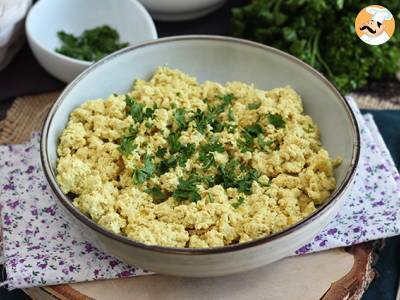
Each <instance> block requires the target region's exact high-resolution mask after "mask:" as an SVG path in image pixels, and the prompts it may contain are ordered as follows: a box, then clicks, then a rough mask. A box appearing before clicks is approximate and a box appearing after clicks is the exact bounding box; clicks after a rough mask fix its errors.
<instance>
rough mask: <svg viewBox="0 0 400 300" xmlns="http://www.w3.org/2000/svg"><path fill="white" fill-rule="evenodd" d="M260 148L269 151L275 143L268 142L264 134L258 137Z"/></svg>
mask: <svg viewBox="0 0 400 300" xmlns="http://www.w3.org/2000/svg"><path fill="white" fill-rule="evenodd" d="M257 143H258V146H259V147H260V149H261V150H262V151H267V150H268V148H269V147H270V146H271V145H272V144H273V143H274V142H273V141H266V140H265V139H264V137H263V135H262V134H259V135H258V137H257Z"/></svg>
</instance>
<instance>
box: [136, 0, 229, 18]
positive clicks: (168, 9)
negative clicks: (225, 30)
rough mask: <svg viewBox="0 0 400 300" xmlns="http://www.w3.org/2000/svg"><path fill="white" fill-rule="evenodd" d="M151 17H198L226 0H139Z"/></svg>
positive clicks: (215, 8) (216, 7) (211, 10)
mask: <svg viewBox="0 0 400 300" xmlns="http://www.w3.org/2000/svg"><path fill="white" fill-rule="evenodd" d="M140 2H142V3H143V5H144V6H145V7H146V8H147V9H148V10H149V12H150V13H151V15H152V17H153V18H154V19H156V20H160V21H185V20H191V19H196V18H200V17H202V16H205V15H207V14H209V13H211V12H213V11H214V10H217V9H218V8H220V7H221V6H222V5H223V4H224V3H225V2H226V0H140Z"/></svg>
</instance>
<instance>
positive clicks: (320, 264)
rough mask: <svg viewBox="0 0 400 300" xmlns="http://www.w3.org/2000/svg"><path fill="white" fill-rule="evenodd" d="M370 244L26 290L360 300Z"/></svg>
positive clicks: (47, 295) (109, 297)
mask: <svg viewBox="0 0 400 300" xmlns="http://www.w3.org/2000/svg"><path fill="white" fill-rule="evenodd" d="M372 261H373V246H372V244H371V243H369V244H362V245H359V246H355V247H353V248H351V249H350V250H349V251H346V250H344V249H343V248H342V249H334V250H330V251H324V252H320V253H315V254H310V255H305V256H301V257H290V258H286V259H284V260H282V261H279V262H276V263H274V264H271V265H268V266H265V267H262V268H259V269H257V270H254V271H251V272H246V273H242V274H238V275H232V276H225V277H219V278H202V279H199V278H179V277H169V276H161V275H153V276H141V277H135V278H128V279H115V280H105V281H96V282H87V283H77V284H70V285H57V286H51V287H44V288H41V289H39V288H35V289H26V290H25V291H26V293H27V294H29V295H31V296H32V297H33V298H36V299H62V300H64V299H74V300H81V299H101V300H114V299H115V298H116V297H118V299H141V300H150V299H165V300H176V299H191V300H203V299H227V300H228V299H229V300H235V299H266V300H269V299H270V300H275V299H293V300H297V299H298V300H302V299H310V300H311V299H325V300H333V299H360V298H361V295H362V294H363V292H364V289H365V288H366V287H367V286H368V285H369V283H370V282H371V280H372V279H373V277H374V272H373V271H372V268H371V265H372Z"/></svg>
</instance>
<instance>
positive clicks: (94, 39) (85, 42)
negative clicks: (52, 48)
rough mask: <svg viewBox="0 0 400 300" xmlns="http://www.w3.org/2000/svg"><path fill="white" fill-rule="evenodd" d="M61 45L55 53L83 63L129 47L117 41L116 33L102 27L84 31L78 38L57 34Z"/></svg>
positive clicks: (117, 35) (108, 27)
mask: <svg viewBox="0 0 400 300" xmlns="http://www.w3.org/2000/svg"><path fill="white" fill-rule="evenodd" d="M57 36H58V38H59V39H60V41H61V43H62V45H61V46H60V47H58V48H56V52H58V53H60V54H63V55H66V56H69V57H72V58H76V59H80V60H85V61H98V60H100V59H102V58H103V57H104V56H106V55H108V54H110V53H113V52H115V51H117V50H119V49H122V48H125V47H127V46H129V43H122V42H120V41H119V34H118V31H117V30H115V29H114V28H112V27H110V26H108V25H103V26H98V27H95V28H92V29H87V30H85V31H84V32H83V33H82V34H81V35H80V36H75V35H73V34H71V33H66V32H65V31H59V32H57Z"/></svg>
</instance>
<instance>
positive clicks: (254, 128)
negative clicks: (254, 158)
mask: <svg viewBox="0 0 400 300" xmlns="http://www.w3.org/2000/svg"><path fill="white" fill-rule="evenodd" d="M262 132H263V130H262V127H261V126H260V125H259V124H257V123H255V124H253V125H249V126H247V127H245V128H244V129H243V131H242V137H243V139H242V140H239V141H238V146H239V149H240V152H242V153H244V152H248V151H253V148H254V139H255V138H256V137H257V136H258V135H259V134H262Z"/></svg>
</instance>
